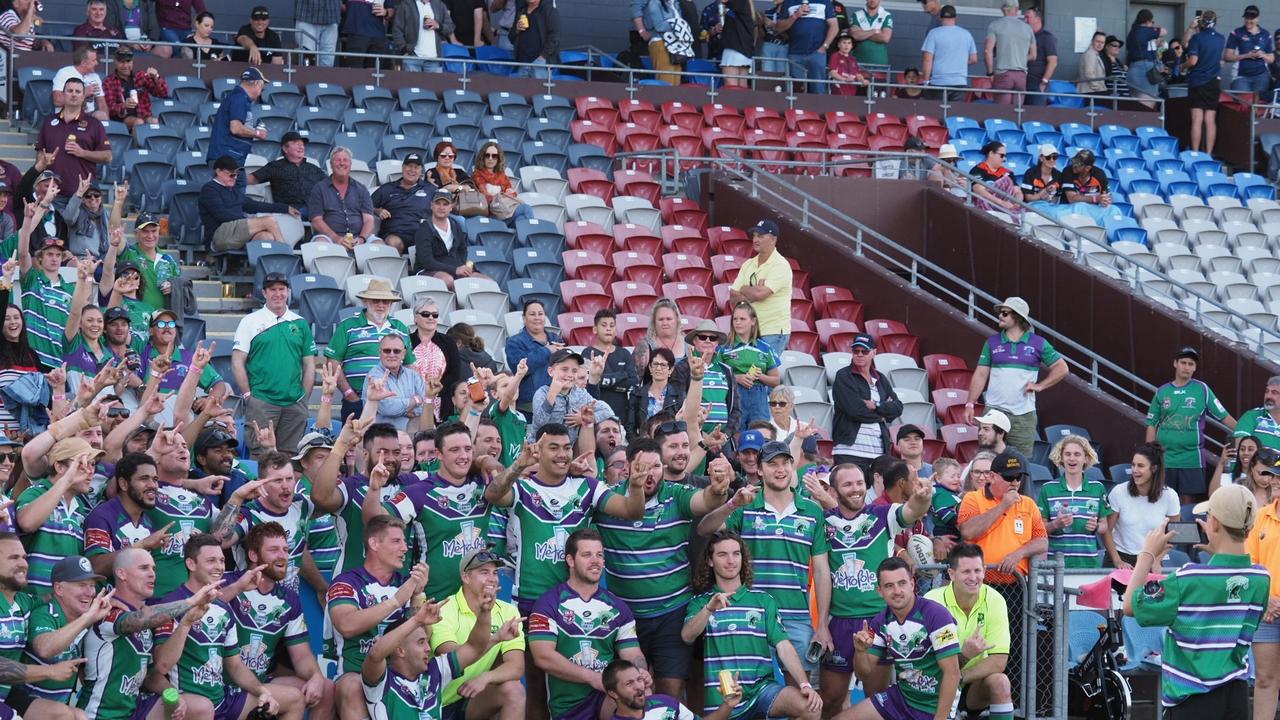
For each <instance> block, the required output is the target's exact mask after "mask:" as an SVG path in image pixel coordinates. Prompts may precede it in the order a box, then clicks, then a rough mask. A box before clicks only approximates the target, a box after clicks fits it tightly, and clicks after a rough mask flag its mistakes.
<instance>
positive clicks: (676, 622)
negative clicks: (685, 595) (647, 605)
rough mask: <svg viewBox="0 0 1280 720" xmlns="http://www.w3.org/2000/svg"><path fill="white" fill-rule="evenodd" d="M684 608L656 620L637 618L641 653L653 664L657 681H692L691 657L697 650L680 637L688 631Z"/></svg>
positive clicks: (650, 668)
mask: <svg viewBox="0 0 1280 720" xmlns="http://www.w3.org/2000/svg"><path fill="white" fill-rule="evenodd" d="M684 610H685V609H684V608H680V609H678V610H673V611H672V612H669V613H667V614H666V615H659V616H658V617H654V618H636V636H637V638H638V639H639V640H640V651H641V652H643V653H644V656H645V658H646V659H647V660H648V661H649V670H650V672H651V673H652V674H653V676H654V677H656V678H659V677H661V678H677V679H679V680H687V679H688V678H689V657H690V656H691V655H692V654H693V648H692V647H690V646H688V645H686V644H685V642H684V639H683V638H681V637H680V630H681V629H683V628H684Z"/></svg>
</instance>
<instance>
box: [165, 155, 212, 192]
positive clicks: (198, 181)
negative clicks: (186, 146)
mask: <svg viewBox="0 0 1280 720" xmlns="http://www.w3.org/2000/svg"><path fill="white" fill-rule="evenodd" d="M173 169H174V173H175V174H176V175H177V176H178V179H180V180H189V181H191V182H192V183H193V184H194V185H195V186H196V187H203V186H204V184H205V183H206V182H209V180H211V179H213V169H212V168H210V167H209V161H208V159H207V158H206V157H205V154H204V153H203V152H200V151H199V150H185V151H183V152H180V153H178V156H177V157H176V158H174V161H173Z"/></svg>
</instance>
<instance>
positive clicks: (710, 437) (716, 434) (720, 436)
mask: <svg viewBox="0 0 1280 720" xmlns="http://www.w3.org/2000/svg"><path fill="white" fill-rule="evenodd" d="M728 441H729V438H728V436H726V435H725V434H724V429H723V428H721V427H720V426H719V425H715V426H713V427H712V428H711V432H709V433H707V437H706V443H707V447H709V448H712V449H714V450H719V449H720V448H722V447H724V444H725V443H726V442H728Z"/></svg>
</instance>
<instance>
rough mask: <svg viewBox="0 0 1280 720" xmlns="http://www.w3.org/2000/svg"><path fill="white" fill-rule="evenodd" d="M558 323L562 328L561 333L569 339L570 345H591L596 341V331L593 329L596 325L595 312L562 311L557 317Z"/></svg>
mask: <svg viewBox="0 0 1280 720" xmlns="http://www.w3.org/2000/svg"><path fill="white" fill-rule="evenodd" d="M556 325H557V326H558V327H559V328H560V335H561V336H562V337H564V338H565V339H566V340H568V341H569V344H570V345H590V344H591V343H593V342H595V332H594V331H593V330H592V327H593V326H594V325H595V313H591V314H590V315H588V314H587V313H578V312H567V313H560V316H559V317H557V318H556Z"/></svg>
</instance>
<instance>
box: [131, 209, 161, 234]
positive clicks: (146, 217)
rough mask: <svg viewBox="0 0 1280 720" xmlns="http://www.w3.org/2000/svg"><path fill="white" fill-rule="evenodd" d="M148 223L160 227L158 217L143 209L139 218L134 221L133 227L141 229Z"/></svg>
mask: <svg viewBox="0 0 1280 720" xmlns="http://www.w3.org/2000/svg"><path fill="white" fill-rule="evenodd" d="M148 225H155V226H156V227H160V221H159V220H157V219H156V216H155V215H152V214H151V213H149V212H146V211H143V212H140V213H138V219H137V220H134V221H133V229H134V230H141V229H142V228H144V227H146V226H148Z"/></svg>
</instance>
